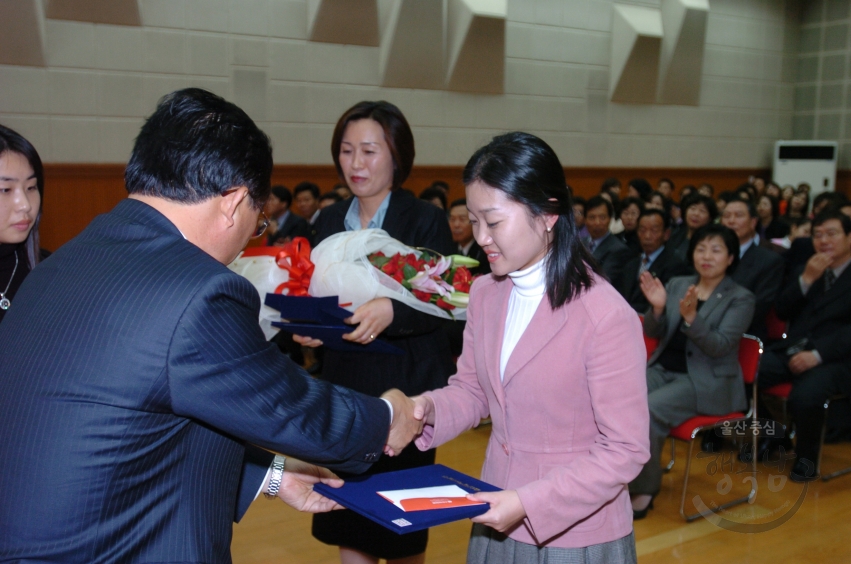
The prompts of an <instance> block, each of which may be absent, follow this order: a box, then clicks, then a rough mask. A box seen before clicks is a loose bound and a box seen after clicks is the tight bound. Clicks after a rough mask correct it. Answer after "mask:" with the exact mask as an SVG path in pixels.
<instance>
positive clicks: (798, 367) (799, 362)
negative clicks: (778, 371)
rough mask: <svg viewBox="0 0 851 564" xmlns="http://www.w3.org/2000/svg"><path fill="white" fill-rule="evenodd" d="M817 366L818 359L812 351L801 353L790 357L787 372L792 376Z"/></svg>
mask: <svg viewBox="0 0 851 564" xmlns="http://www.w3.org/2000/svg"><path fill="white" fill-rule="evenodd" d="M818 365H819V361H818V358H816V355H814V354H813V351H801V352H799V353H797V354H794V355H792V358H790V359H789V370H791V371H792V374H801V373H802V372H806V371H807V370H809V369H810V368H815V367H816V366H818Z"/></svg>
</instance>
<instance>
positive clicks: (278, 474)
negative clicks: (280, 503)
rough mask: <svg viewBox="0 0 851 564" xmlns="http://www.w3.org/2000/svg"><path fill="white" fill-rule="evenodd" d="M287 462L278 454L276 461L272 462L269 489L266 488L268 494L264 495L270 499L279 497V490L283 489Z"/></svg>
mask: <svg viewBox="0 0 851 564" xmlns="http://www.w3.org/2000/svg"><path fill="white" fill-rule="evenodd" d="M286 461H287V459H286V458H285V457H283V456H281V455H280V454H276V455H275V459H274V460H273V461H272V474H271V475H270V476H269V487H268V488H266V492H265V493H264V494H263V495H265V496H266V497H267V498H268V499H275V498H276V497H278V490H279V489H281V479H282V478H283V477H284V467H285V466H286Z"/></svg>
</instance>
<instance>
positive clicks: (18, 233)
mask: <svg viewBox="0 0 851 564" xmlns="http://www.w3.org/2000/svg"><path fill="white" fill-rule="evenodd" d="M0 196H2V198H0V321H2V320H3V317H4V316H5V314H6V311H8V310H9V309H10V308H11V307H12V302H13V301H14V298H15V294H16V293H17V291H18V288H19V287H20V286H21V283H22V282H23V281H24V278H26V276H27V274H29V272H30V271H31V270H32V269H33V268H35V265H36V264H38V263H39V262H41V260H42V259H44V258H46V257H47V255H48V254H50V253H48V252H47V251H45V250H43V249H41V248H39V233H38V226H39V223H41V200H42V197H43V196H44V167H43V166H42V164H41V157H39V155H38V152H37V151H36V150H35V147H33V146H32V144H31V143H30V142H29V141H27V140H26V139H24V138H23V137H22V136H21V135H20V134H18V133H17V132H15V131H13V130H11V129H9V128H8V127H4V126H2V125H0Z"/></svg>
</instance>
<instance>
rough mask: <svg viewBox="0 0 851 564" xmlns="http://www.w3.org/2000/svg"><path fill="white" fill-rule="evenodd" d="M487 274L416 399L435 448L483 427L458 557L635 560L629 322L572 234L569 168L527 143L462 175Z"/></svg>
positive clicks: (639, 380) (641, 387)
mask: <svg viewBox="0 0 851 564" xmlns="http://www.w3.org/2000/svg"><path fill="white" fill-rule="evenodd" d="M464 184H465V185H466V187H467V208H468V210H469V213H470V221H471V222H472V223H473V232H474V234H475V238H476V242H477V243H478V244H479V245H481V247H482V249H483V250H484V252H485V253H487V257H488V261H489V262H490V265H491V269H492V274H493V276H492V277H485V278H480V279H478V280H476V281H475V282H474V283H473V288H472V292H471V294H470V303H469V307H468V309H467V327H466V329H465V332H464V348H463V353H462V354H461V357H460V359H459V360H458V372H457V373H456V374H455V375H454V376H453V377H452V378H450V379H449V385H447V386H446V387H444V388H442V389H440V390H435V391H432V392H427V393H425V394H423V395H422V396H420V397H419V398H416V400H415V401H416V403H417V406H416V408H415V416H421V417H422V418H423V422H424V423H425V427H424V429H423V434H422V435H421V437H420V438H418V439H417V440H416V444H417V446H418V447H419V448H421V449H431V448H434V447H436V446H438V445H440V444H442V443H445V442H447V441H449V440H451V439H453V438H455V437H456V436H457V435H458V434H460V433H462V432H464V431H466V430H467V429H470V428H472V427H473V426H475V425H476V424H477V423H478V421H479V420H480V419H481V418H483V417H488V416H490V417H491V419H492V421H493V430H492V432H491V438H490V442H489V443H488V447H487V453H486V455H485V465H484V468H483V470H482V480H484V481H486V482H490V483H491V484H494V485H496V486H499V487H500V488H503V491H501V492H496V493H479V494H475V495H471V496H469V497H471V498H473V499H477V500H480V501H484V502H487V503H489V504H490V508H489V510H488V511H487V512H486V513H484V514H482V515H480V516H478V517H475V518H473V522H474V525H473V530H472V534H471V540H470V546H469V549H468V553H467V562H475V563H488V564H492V563H503V562H517V563H520V562H594V563H615V562H635V561H636V552H635V537H634V535H633V531H632V508H631V507H630V500H629V492H628V491H627V484H628V483H629V482H630V481H631V480H632V479H633V478H635V476H636V475H637V474H638V473H639V471H640V470H641V467H642V465H643V464H644V463H645V462H646V461H647V459H648V456H649V449H648V446H649V445H648V437H647V434H648V433H647V430H648V428H649V416H648V408H647V386H646V381H645V374H644V366H645V360H646V352H645V347H644V342H643V339H642V336H641V327H640V324H639V321H638V316H636V315H635V312H634V311H633V310H632V308H630V307H629V305H627V303H626V302H625V301H624V300H623V298H621V296H620V295H619V294H618V292H617V291H616V290H615V289H614V288H613V287H612V286H611V285H610V284H609V283H608V282H607V281H606V280H605V278H604V277H603V275H602V274H601V271H600V268H599V266H598V265H597V264H596V262H595V261H594V259H593V257H592V256H591V255H590V254H589V253H588V251H587V250H586V249H585V247H584V246H583V245H582V244H581V242H580V240H579V238H578V237H577V234H576V224H575V220H574V215H573V206H572V204H571V198H570V195H569V193H568V190H567V189H566V188H565V178H564V169H563V168H562V166H561V163H560V162H559V160H558V157H556V155H555V153H554V152H553V150H552V149H551V148H550V147H549V146H548V145H547V144H546V143H544V141H542V140H541V139H539V138H537V137H535V136H533V135H529V134H526V133H517V132H515V133H509V134H506V135H501V136H498V137H495V138H494V139H493V140H492V141H491V142H490V143H489V144H488V145H486V146H485V147H483V148H481V149H479V150H478V151H477V152H476V153H475V154H474V155H473V156H472V158H471V159H470V161H469V162H468V163H467V166H466V167H465V169H464Z"/></svg>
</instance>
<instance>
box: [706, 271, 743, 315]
mask: <svg viewBox="0 0 851 564" xmlns="http://www.w3.org/2000/svg"><path fill="white" fill-rule="evenodd" d="M732 284H735V282H733V280H732V279H731V278H730V277H728V276H725V277H724V279H723V280H721V283H720V284H718V287H717V288H715V290H713V291H712V295H710V296H709V297H708V298H707V299H706V303H705V304H703V307H701V308H700V312H699V313H700V316H701V317H702V318H703V319H709V315H710V314H711V313H712V311H713V310H714V309H715V308H716V307H718V304H720V303H721V302H722V301H723V300H724V297H725V296H726V295H727V293H728V292H730V289H731V285H732Z"/></svg>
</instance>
